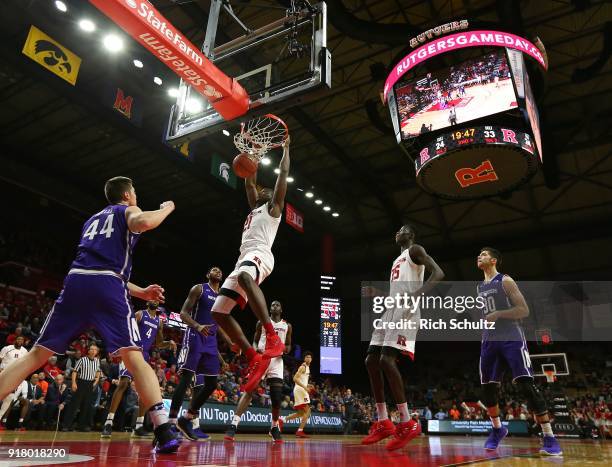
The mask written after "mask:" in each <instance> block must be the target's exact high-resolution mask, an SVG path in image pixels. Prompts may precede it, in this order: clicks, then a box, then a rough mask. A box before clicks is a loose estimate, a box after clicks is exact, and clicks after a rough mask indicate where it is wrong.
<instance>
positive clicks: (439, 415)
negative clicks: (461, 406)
mask: <svg viewBox="0 0 612 467" xmlns="http://www.w3.org/2000/svg"><path fill="white" fill-rule="evenodd" d="M434 417H435V418H436V419H437V420H444V419H445V418H446V412H444V410H442V407H440V409H439V410H438V411H437V412H436V414H435V415H434Z"/></svg>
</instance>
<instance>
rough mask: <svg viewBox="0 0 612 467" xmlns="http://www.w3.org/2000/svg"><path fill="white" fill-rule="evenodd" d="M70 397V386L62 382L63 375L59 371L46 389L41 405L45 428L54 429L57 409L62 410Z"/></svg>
mask: <svg viewBox="0 0 612 467" xmlns="http://www.w3.org/2000/svg"><path fill="white" fill-rule="evenodd" d="M71 397H72V394H71V392H70V388H69V387H68V385H67V384H66V383H65V382H64V375H62V374H61V373H60V374H58V375H56V376H55V380H54V381H53V383H51V384H50V385H49V388H48V389H47V395H46V396H45V404H44V405H43V407H42V414H43V416H42V418H43V423H44V424H45V425H46V428H51V429H55V426H56V420H57V415H58V411H62V410H64V407H65V406H66V404H68V402H69V401H70V398H71Z"/></svg>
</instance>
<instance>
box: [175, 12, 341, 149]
mask: <svg viewBox="0 0 612 467" xmlns="http://www.w3.org/2000/svg"><path fill="white" fill-rule="evenodd" d="M291 4H292V8H290V9H287V10H284V9H278V8H276V9H275V10H274V15H276V16H277V18H276V19H275V20H273V21H272V22H270V23H268V24H265V25H264V26H261V27H258V28H257V29H253V30H252V29H250V28H249V25H246V24H244V23H243V22H242V21H241V19H240V18H238V16H237V15H236V14H235V12H234V10H233V9H232V7H231V3H230V2H227V1H224V0H211V6H210V12H209V16H208V24H207V25H202V27H206V37H205V41H204V45H203V46H202V52H203V54H204V55H205V56H206V57H207V58H208V59H209V60H210V61H211V62H212V63H213V64H214V65H215V66H216V67H218V68H219V69H220V70H221V71H222V72H223V73H225V74H226V75H227V76H230V77H232V78H235V79H236V81H237V82H238V83H239V84H240V85H241V86H242V87H243V88H244V89H245V90H246V91H247V93H248V96H249V108H248V111H247V112H246V113H245V114H244V115H242V116H240V117H238V118H236V119H234V120H231V121H229V122H228V121H226V120H224V119H223V117H221V116H220V115H219V113H218V112H217V111H216V110H215V109H214V108H213V106H212V105H211V103H210V101H207V100H206V99H205V98H203V97H202V95H201V94H199V93H197V92H196V91H195V90H194V89H193V88H192V87H191V86H189V85H187V84H186V83H185V82H184V81H183V80H181V83H180V88H179V92H178V96H177V100H176V104H175V105H174V106H173V107H172V110H171V113H170V118H169V124H168V130H167V134H166V140H167V141H168V142H169V143H171V144H180V143H183V142H185V141H189V140H194V139H198V138H201V137H203V136H206V135H207V134H211V133H214V132H218V131H220V130H221V129H223V128H226V127H228V126H234V125H236V124H237V123H240V122H243V121H245V120H249V119H252V118H254V117H256V116H259V115H262V114H267V113H274V112H278V111H279V110H281V109H283V108H285V107H287V106H288V105H289V103H290V104H291V106H293V105H296V104H299V103H300V102H304V101H305V100H307V99H308V98H309V97H313V96H314V95H316V94H318V92H317V91H321V90H325V89H327V88H330V87H331V53H330V52H329V50H328V49H327V9H326V4H325V2H320V3H317V4H313V5H311V4H310V3H309V2H308V1H307V0H300V1H293V2H291ZM222 14H223V15H229V17H230V18H231V19H232V20H233V21H234V22H235V23H236V24H238V25H239V28H240V29H241V30H242V33H243V34H242V35H240V36H238V37H234V38H231V37H228V36H227V34H226V33H225V31H221V30H220V29H219V30H218V25H219V18H220V16H221V15H222ZM267 14H268V13H267ZM216 44H220V45H216Z"/></svg>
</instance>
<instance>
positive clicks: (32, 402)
mask: <svg viewBox="0 0 612 467" xmlns="http://www.w3.org/2000/svg"><path fill="white" fill-rule="evenodd" d="M38 381H39V378H38V373H34V374H33V375H32V376H30V382H29V383H28V396H27V397H28V404H29V406H30V411H29V418H30V423H34V424H36V425H38V424H39V423H40V420H41V416H42V408H43V404H44V403H45V395H44V394H43V390H42V389H41V388H40V386H39V385H38Z"/></svg>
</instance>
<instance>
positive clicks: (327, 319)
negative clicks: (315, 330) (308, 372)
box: [320, 276, 342, 375]
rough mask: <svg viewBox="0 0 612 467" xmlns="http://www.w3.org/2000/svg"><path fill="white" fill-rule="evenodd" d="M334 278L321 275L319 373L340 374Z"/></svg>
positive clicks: (340, 337) (339, 318) (340, 340)
mask: <svg viewBox="0 0 612 467" xmlns="http://www.w3.org/2000/svg"><path fill="white" fill-rule="evenodd" d="M335 283H336V278H335V277H333V276H321V307H320V316H321V320H320V326H321V327H320V352H321V353H320V355H321V360H320V373H326V374H334V375H339V374H342V332H341V314H342V307H341V304H340V299H339V298H338V297H336V296H335Z"/></svg>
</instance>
